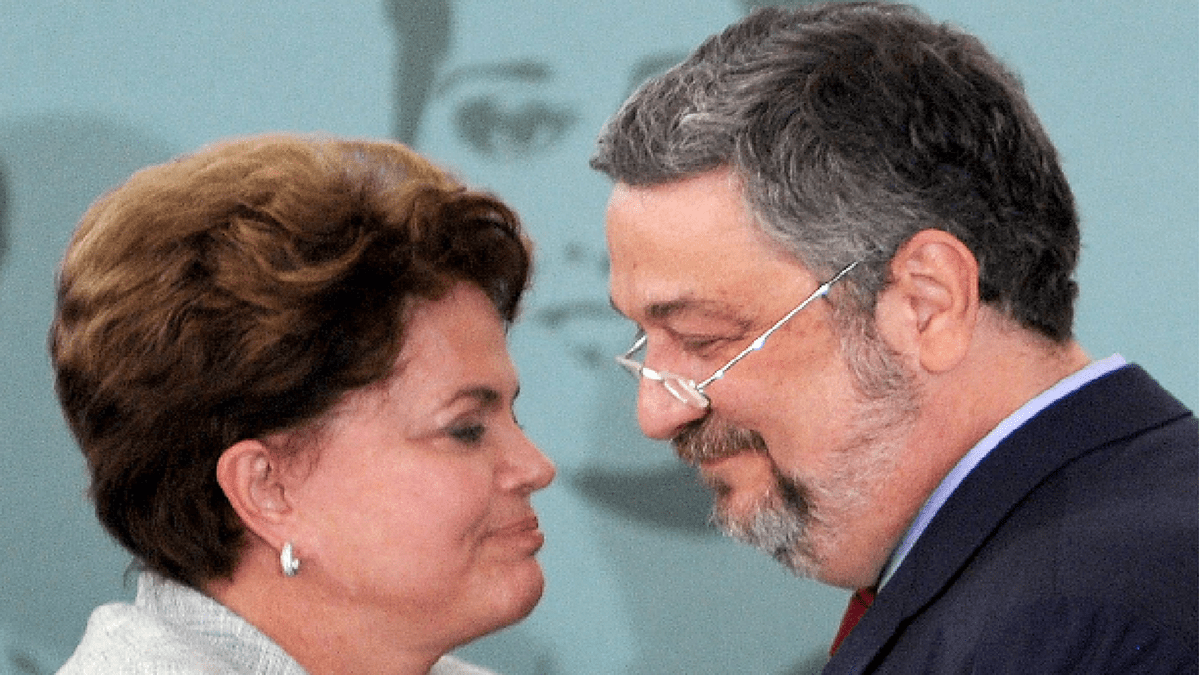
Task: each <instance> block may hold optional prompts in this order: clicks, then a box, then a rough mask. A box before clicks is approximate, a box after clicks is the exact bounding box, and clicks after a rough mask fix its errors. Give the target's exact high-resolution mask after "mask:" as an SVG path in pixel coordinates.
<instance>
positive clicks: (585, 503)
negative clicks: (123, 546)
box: [0, 0, 1198, 675]
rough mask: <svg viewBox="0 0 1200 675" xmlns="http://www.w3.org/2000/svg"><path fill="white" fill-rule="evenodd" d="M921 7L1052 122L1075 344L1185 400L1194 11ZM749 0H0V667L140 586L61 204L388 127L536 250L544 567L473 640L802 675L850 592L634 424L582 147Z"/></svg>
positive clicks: (528, 327)
mask: <svg viewBox="0 0 1200 675" xmlns="http://www.w3.org/2000/svg"><path fill="white" fill-rule="evenodd" d="M917 4H918V5H919V6H921V7H922V8H924V9H925V10H926V11H927V12H929V13H930V14H932V15H933V16H934V17H935V18H938V19H943V20H949V21H952V22H954V23H957V24H959V25H961V26H963V27H965V28H967V29H968V30H970V31H972V32H975V33H977V34H978V35H980V36H981V37H982V38H983V39H984V40H985V42H987V43H988V44H989V45H991V46H992V47H993V49H994V50H995V51H996V52H997V53H998V54H1000V55H1001V56H1002V57H1003V58H1004V59H1005V60H1006V61H1007V62H1008V63H1009V64H1010V65H1012V66H1013V67H1014V68H1015V69H1016V70H1017V71H1018V72H1019V73H1020V74H1021V75H1022V76H1023V79H1024V81H1025V83H1026V86H1027V89H1028V92H1029V95H1030V98H1031V99H1032V101H1033V103H1034V107H1035V108H1036V109H1037V110H1038V111H1039V113H1040V115H1041V116H1042V119H1043V121H1044V123H1045V125H1046V126H1047V128H1048V130H1049V132H1050V134H1051V136H1052V138H1054V139H1055V141H1056V142H1057V144H1058V147H1059V149H1060V151H1061V153H1062V156H1063V158H1064V161H1065V165H1066V170H1067V173H1068V176H1069V177H1070V179H1071V181H1072V184H1073V186H1074V189H1075V191H1076V196H1077V199H1078V202H1079V206H1080V210H1081V213H1082V217H1083V226H1084V251H1083V259H1082V260H1083V261H1082V265H1081V269H1080V272H1079V278H1080V282H1081V286H1082V289H1083V292H1082V296H1081V301H1080V308H1079V315H1078V321H1077V328H1078V334H1079V337H1080V339H1081V341H1082V343H1083V344H1084V346H1085V347H1086V348H1087V349H1088V350H1089V351H1090V353H1091V354H1092V355H1093V356H1106V355H1108V354H1110V353H1112V352H1120V353H1122V354H1123V355H1125V356H1126V357H1127V358H1129V359H1130V360H1133V361H1137V362H1139V363H1141V364H1143V365H1145V366H1146V367H1147V368H1148V369H1149V370H1150V371H1151V373H1152V374H1154V375H1156V376H1157V377H1158V378H1159V379H1160V380H1161V381H1162V382H1163V384H1164V385H1166V386H1167V387H1168V388H1169V389H1170V390H1172V391H1173V392H1175V393H1176V395H1178V396H1179V397H1180V398H1182V399H1183V400H1184V401H1185V402H1186V403H1187V404H1188V405H1190V406H1191V407H1193V408H1195V406H1196V404H1197V342H1198V337H1197V306H1198V297H1197V286H1198V283H1197V279H1198V273H1197V246H1198V244H1197V232H1198V227H1197V213H1198V204H1197V185H1198V176H1197V160H1196V158H1197V128H1198V124H1197V25H1198V17H1197V5H1196V3H1194V2H1186V1H1183V0H1178V1H1173V2H1168V3H1160V2H1150V1H1145V0H1144V1H1141V2H1137V1H1135V2H1123V3H1116V2H1111V1H1110V0H1071V1H1066V0H1007V1H1006V2H1002V3H1000V2H994V1H993V0H957V1H956V0H920V1H919V2H918V3H917ZM414 8H415V9H416V10H417V11H416V13H415V14H410V12H411V10H413V9H414ZM743 10H744V7H743V6H742V4H741V3H736V2H730V1H726V0H706V1H704V2H701V1H699V0H678V1H665V0H646V1H644V2H634V1H632V0H622V1H613V2H605V3H593V2H589V1H586V0H572V1H567V0H556V1H555V2H549V1H544V2H533V1H523V0H486V1H485V0H453V1H452V3H451V4H444V3H441V2H435V1H433V0H425V1H417V2H411V1H405V0H341V1H340V2H327V1H325V0H290V1H289V2H286V3H285V2H278V1H276V2H265V1H263V0H188V1H183V0H155V1H154V2H150V1H149V0H119V1H116V2H105V3H92V2H84V1H82V0H77V1H75V2H70V1H65V0H64V1H52V0H32V1H31V2H24V3H17V2H13V1H11V0H0V224H3V235H2V236H0V650H2V651H0V675H6V674H7V673H40V672H52V671H53V669H54V668H55V667H57V665H58V664H59V663H60V662H61V661H62V660H63V659H65V658H66V656H67V655H68V654H69V653H70V651H71V649H72V648H73V646H74V644H75V643H76V641H77V640H78V638H79V636H80V634H81V632H82V630H83V626H84V623H85V621H86V619H87V616H88V613H89V612H90V611H91V609H92V608H93V607H94V606H95V605H97V604H100V603H102V602H106V601H110V600H113V599H120V598H128V597H130V595H131V585H130V584H129V583H127V581H128V579H127V575H126V568H127V565H128V562H129V561H128V557H127V556H126V555H125V554H123V553H122V552H121V551H120V550H119V549H118V548H117V547H116V546H115V545H114V544H113V543H111V542H110V541H109V540H108V539H107V538H106V537H105V535H104V534H103V532H102V531H101V530H100V528H99V526H98V525H96V524H95V522H94V518H93V516H92V513H91V510H90V506H89V505H88V503H87V501H86V498H85V495H84V491H85V489H86V482H85V477H84V470H83V462H82V458H81V456H80V454H79V453H78V451H77V450H76V448H75V446H74V443H73V441H72V440H71V438H70V436H69V434H68V433H67V431H66V429H65V427H64V425H63V424H62V421H61V418H60V416H59V413H58V410H57V407H56V403H55V401H54V398H53V392H52V385H51V376H50V370H49V366H48V363H47V359H46V356H45V350H44V341H45V339H44V336H45V330H46V326H47V323H48V321H49V317H50V315H51V312H52V304H53V293H52V283H53V274H54V267H55V264H56V262H57V260H58V258H59V256H60V254H61V251H62V249H63V246H64V245H65V243H66V240H67V237H68V236H69V233H70V231H71V229H72V228H73V226H74V223H75V221H76V220H77V219H78V217H79V216H80V214H81V213H82V212H83V210H84V209H85V208H86V207H87V205H88V204H89V202H90V201H91V200H92V199H94V198H95V197H96V196H97V195H98V194H100V193H101V192H102V191H104V190H105V189H107V188H109V187H112V186H113V185H115V184H117V183H119V182H120V181H121V180H122V179H123V178H125V177H126V176H127V175H128V174H129V173H130V172H131V171H133V170H134V169H136V168H138V167H140V166H143V165H145V164H148V163H151V162H158V161H163V160H165V159H167V158H169V157H171V156H173V155H175V154H178V153H181V152H186V151H189V150H192V149H194V148H196V147H198V146H199V145H202V144H204V143H207V142H210V141H213V140H215V139H217V138H221V137H225V136H229V135H240V134H246V133H252V132H259V131H267V130H281V129H288V130H303V131H318V130H319V131H327V132H331V133H335V134H340V135H349V136H376V137H380V136H391V137H403V138H405V139H407V140H409V141H410V142H412V143H414V144H415V145H416V146H417V147H418V148H420V149H421V150H423V151H425V152H426V153H428V154H429V155H431V156H432V157H434V158H435V159H437V160H438V161H440V162H442V163H444V164H446V165H447V166H450V167H452V168H454V169H455V170H456V171H458V172H459V173H461V175H462V176H463V177H464V178H465V179H466V180H468V181H469V182H471V183H473V184H476V185H479V186H482V187H485V188H488V189H491V190H494V191H496V192H497V193H499V194H500V195H501V196H503V197H505V198H506V199H508V200H509V201H510V202H511V203H512V204H514V205H515V206H516V207H517V209H518V210H519V211H520V212H521V213H522V214H523V216H524V217H525V220H526V223H527V224H528V226H529V227H530V229H531V231H532V232H533V234H534V236H535V238H536V239H537V241H538V245H539V250H538V254H539V271H538V277H537V280H536V286H535V290H534V292H533V294H532V296H531V297H530V300H529V304H528V306H527V313H526V319H525V321H524V322H523V323H522V324H521V325H520V326H519V327H518V328H517V329H516V330H515V331H514V334H513V337H512V349H513V353H514V357H515V359H516V361H517V364H518V367H519V368H520V370H521V372H522V376H523V394H522V400H521V403H520V410H519V414H520V415H521V417H522V420H523V422H524V424H525V426H526V428H527V430H528V431H529V433H530V435H531V436H533V437H534V439H535V440H536V441H537V442H538V443H539V444H540V445H541V446H542V447H543V449H544V450H546V452H547V453H548V454H550V455H551V456H553V457H554V458H555V460H556V461H557V462H558V464H559V467H560V477H559V479H558V480H557V481H556V483H555V485H554V486H552V487H551V488H550V489H548V490H546V491H545V492H544V493H542V494H541V495H540V496H539V498H538V500H537V506H538V509H539V511H540V512H541V514H542V517H543V518H542V519H543V526H544V529H545V530H546V531H547V533H548V536H549V542H548V544H547V546H546V548H545V550H544V552H543V554H542V560H543V563H544V566H545V568H546V571H547V576H548V579H549V584H548V588H547V592H546V596H545V598H544V600H543V602H542V604H541V605H540V606H539V608H538V609H537V610H536V611H535V612H534V614H533V615H532V616H531V617H530V618H529V619H528V620H527V621H526V622H524V623H522V624H520V625H519V626H517V627H514V628H511V629H509V630H507V631H504V632H502V633H500V634H498V635H495V636H492V637H489V638H486V639H484V640H482V641H480V642H478V643H476V644H473V645H471V646H469V647H467V648H466V649H464V652H465V653H466V654H467V655H468V656H469V657H470V658H472V659H474V660H477V661H479V662H481V663H483V664H485V665H489V666H491V667H493V668H496V669H498V670H500V671H502V672H505V673H509V674H510V675H522V674H531V675H532V674H539V675H557V674H566V673H571V674H589V673H594V674H596V675H612V674H614V673H622V674H624V673H629V674H633V673H646V674H649V673H655V674H659V673H684V672H687V673H714V674H717V673H741V672H753V673H773V674H781V675H782V674H785V673H787V674H795V673H808V672H813V671H814V670H816V669H818V668H819V666H820V663H821V661H822V656H821V655H822V653H823V651H824V649H825V646H826V645H827V643H828V641H829V640H830V638H831V637H832V634H833V632H834V630H835V628H836V623H837V621H838V617H839V616H840V614H841V610H842V607H843V606H844V601H845V597H846V594H845V593H844V592H841V591H837V590H834V589H829V588H825V587H822V586H819V585H817V584H815V583H812V582H809V581H803V580H797V579H794V578H792V577H791V576H789V575H788V574H787V573H785V572H784V571H783V570H781V569H779V568H778V567H777V566H776V565H775V563H773V562H772V561H770V560H767V559H764V558H763V557H762V556H760V555H758V554H757V553H754V552H752V551H749V550H746V549H744V548H742V547H740V546H738V545H736V544H734V543H732V542H729V541H726V540H724V539H722V538H721V537H719V536H718V535H716V534H714V533H713V532H712V531H711V530H710V529H708V528H707V526H706V525H705V522H704V519H705V515H706V512H707V508H708V498H707V496H706V495H705V494H704V492H703V491H702V490H701V489H700V488H698V487H697V486H696V485H695V484H694V482H693V481H692V478H691V476H690V475H689V474H688V473H687V472H686V471H684V470H682V469H681V468H680V467H679V466H678V465H677V464H676V462H675V460H674V459H673V457H672V455H671V453H670V451H669V450H668V449H667V448H666V447H665V446H661V445H658V444H654V443H650V442H648V441H645V440H644V439H642V438H641V437H640V436H639V434H638V432H637V429H636V424H635V422H634V419H633V412H632V411H633V400H632V398H633V395H634V389H633V386H632V383H631V382H628V381H626V378H625V376H624V375H623V374H622V373H619V372H617V370H616V368H615V367H610V364H611V360H610V359H609V358H608V356H609V355H610V354H613V353H616V352H617V351H619V350H621V349H622V348H623V347H624V346H625V345H626V342H627V340H628V339H629V338H630V336H631V334H632V331H631V329H630V328H629V327H628V326H626V325H623V324H622V323H621V322H620V321H618V320H617V319H616V318H615V316H613V315H612V313H611V312H610V311H609V310H608V309H607V289H606V287H605V285H604V274H605V259H604V253H603V239H602V227H603V226H602V208H603V204H604V200H605V198H606V196H607V189H608V186H607V184H606V182H605V181H604V180H603V179H602V178H601V177H599V176H596V175H593V174H592V173H591V172H589V170H588V169H587V167H586V160H587V157H588V154H589V151H590V144H591V140H592V138H593V137H594V134H595V132H596V130H597V129H598V127H599V125H600V124H601V122H602V121H603V120H604V118H605V117H606V116H607V115H608V114H610V113H611V112H612V111H613V110H614V109H615V107H616V106H617V105H618V103H619V102H620V100H621V99H622V98H623V96H624V95H625V94H626V93H628V91H629V90H630V88H631V87H632V86H633V84H635V83H636V81H638V80H639V79H641V78H642V77H644V76H645V75H646V74H647V73H650V72H654V71H655V70H657V69H658V68H660V67H661V66H662V64H664V63H667V62H669V61H671V60H673V59H675V58H677V57H678V56H679V55H681V54H682V52H683V51H685V50H686V49H687V48H688V47H690V46H693V45H694V44H696V43H697V42H698V41H699V40H700V39H701V37H703V36H704V35H706V34H708V33H710V32H713V31H715V30H718V29H720V28H721V27H722V26H724V25H725V24H726V23H728V22H729V21H731V20H733V19H734V18H735V17H736V16H738V15H739V14H740V13H741V12H742V11H743ZM413 17H415V18H413ZM414 22H415V23H414ZM412 25H416V26H418V29H417V30H414V31H407V30H405V27H406V26H412ZM437 54H440V57H439V58H432V57H433V56H434V55H437ZM423 83H424V84H427V85H428V86H423Z"/></svg>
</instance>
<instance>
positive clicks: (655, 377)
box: [616, 260, 862, 410]
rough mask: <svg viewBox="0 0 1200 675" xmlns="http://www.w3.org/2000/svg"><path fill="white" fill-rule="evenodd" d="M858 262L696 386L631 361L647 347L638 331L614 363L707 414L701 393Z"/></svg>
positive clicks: (705, 399)
mask: <svg viewBox="0 0 1200 675" xmlns="http://www.w3.org/2000/svg"><path fill="white" fill-rule="evenodd" d="M860 262H862V261H861V260H856V261H854V262H852V263H850V264H849V265H847V266H845V267H844V268H842V271H841V272H838V273H837V274H835V275H834V276H833V278H832V279H830V280H829V281H826V282H825V283H823V284H821V285H820V286H819V287H817V290H815V291H813V292H812V295H810V296H808V297H807V298H805V299H804V302H802V303H800V304H799V305H796V307H795V308H794V309H792V311H790V312H788V313H787V314H785V315H784V317H783V318H782V319H780V320H779V321H776V322H775V325H773V326H771V327H770V328H768V329H767V330H766V332H764V333H763V334H762V335H759V336H758V338H756V339H755V340H754V342H751V343H750V346H749V347H746V348H745V349H743V350H742V351H741V352H739V353H738V355H737V356H735V357H733V358H732V359H730V360H729V362H728V363H726V364H725V365H723V366H721V367H720V368H718V369H717V372H715V373H713V374H712V375H710V376H709V377H708V378H707V379H705V380H702V381H701V382H699V383H697V382H696V381H695V380H692V379H689V378H686V377H683V376H681V375H675V374H674V373H668V372H666V371H663V370H654V369H653V368H647V367H646V366H645V364H643V363H642V362H641V361H636V360H634V359H633V358H632V357H633V355H634V354H635V353H636V352H637V351H638V350H640V349H642V348H643V347H645V346H646V333H645V331H638V336H637V338H636V339H635V340H634V342H633V346H632V347H630V348H629V350H628V351H626V352H625V353H624V354H622V355H620V356H618V357H616V358H617V363H619V364H621V365H622V366H623V367H624V368H625V369H626V370H628V371H629V372H630V373H632V374H633V376H634V377H637V378H645V379H647V380H650V381H652V382H657V383H659V384H661V385H662V387H663V388H664V389H666V390H667V391H668V392H670V394H671V395H672V396H674V397H675V398H676V399H677V400H678V401H680V402H681V403H683V404H684V405H688V406H691V407H693V408H699V409H701V410H708V409H709V408H711V407H712V400H711V399H710V398H709V397H708V394H706V393H704V391H705V390H706V389H708V386H709V385H711V384H712V383H713V382H716V381H717V380H719V379H721V378H722V377H725V373H727V372H728V371H729V369H730V368H732V367H733V364H735V363H737V362H738V361H741V360H742V359H744V358H746V356H747V355H748V354H749V353H750V352H756V351H758V350H760V349H762V348H763V345H764V344H766V341H767V338H769V337H771V335H772V334H773V333H774V332H775V331H777V330H779V329H780V327H782V326H783V324H785V323H787V322H788V321H789V320H790V319H791V318H792V317H793V316H796V314H798V313H799V312H800V310H802V309H804V308H805V307H808V305H809V304H810V303H811V302H812V301H814V300H816V299H817V298H823V297H825V296H826V295H828V294H829V289H830V288H832V287H833V285H834V284H835V283H837V282H838V281H839V280H841V278H842V277H844V276H846V275H847V274H848V273H849V272H850V270H852V269H854V268H855V267H857V266H858V264H859V263H860Z"/></svg>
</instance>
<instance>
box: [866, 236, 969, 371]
mask: <svg viewBox="0 0 1200 675" xmlns="http://www.w3.org/2000/svg"><path fill="white" fill-rule="evenodd" d="M890 272H891V278H890V280H889V283H888V285H887V287H886V288H885V289H884V291H883V292H882V293H881V294H880V296H879V303H878V306H877V310H876V319H877V325H878V327H879V332H880V335H881V336H882V337H883V338H884V339H885V341H887V343H888V344H889V345H891V346H892V347H893V348H894V349H897V350H898V351H900V352H901V353H907V354H912V355H913V356H915V357H916V359H917V361H918V362H919V363H920V365H921V367H922V368H923V369H924V370H925V371H927V372H930V373H941V372H945V371H947V370H950V369H952V368H954V367H955V366H956V365H958V363H959V362H961V361H962V359H963V358H964V357H965V356H966V354H967V350H968V348H969V347H970V345H971V340H972V339H973V337H974V334H975V326H976V323H977V322H978V320H979V263H978V261H977V260H976V259H975V256H974V255H973V254H972V253H971V250H970V249H968V248H967V246H966V245H965V244H963V243H962V242H961V241H960V240H959V239H958V238H957V237H955V236H953V235H951V234H950V233H948V232H944V231H942V230H922V231H920V232H918V233H917V234H916V235H914V236H913V237H912V238H911V239H909V240H908V242H906V243H905V244H904V245H903V246H901V247H900V250H899V251H897V252H896V255H895V256H894V257H893V258H892V263H891V269H890Z"/></svg>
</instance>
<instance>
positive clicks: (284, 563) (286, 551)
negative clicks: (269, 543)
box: [279, 541, 300, 577]
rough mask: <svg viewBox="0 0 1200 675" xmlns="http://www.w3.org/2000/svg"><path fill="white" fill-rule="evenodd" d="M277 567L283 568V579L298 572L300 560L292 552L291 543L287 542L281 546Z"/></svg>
mask: <svg viewBox="0 0 1200 675" xmlns="http://www.w3.org/2000/svg"><path fill="white" fill-rule="evenodd" d="M279 566H280V567H282V568H283V575H284V576H285V577H294V576H296V573H297V572H299V571H300V559H299V558H297V557H296V556H295V555H294V554H293V552H292V542H290V541H289V542H287V543H286V544H284V545H283V550H282V551H280V552H279Z"/></svg>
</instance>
